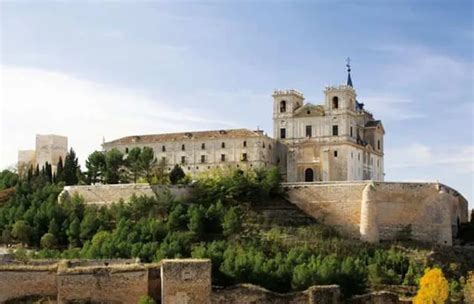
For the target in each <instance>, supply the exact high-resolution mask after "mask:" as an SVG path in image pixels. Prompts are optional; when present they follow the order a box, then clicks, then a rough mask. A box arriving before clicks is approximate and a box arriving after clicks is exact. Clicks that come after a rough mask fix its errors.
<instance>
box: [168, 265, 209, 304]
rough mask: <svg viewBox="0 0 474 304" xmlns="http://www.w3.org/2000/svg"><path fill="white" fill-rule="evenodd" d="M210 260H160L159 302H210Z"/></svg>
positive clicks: (169, 303)
mask: <svg viewBox="0 0 474 304" xmlns="http://www.w3.org/2000/svg"><path fill="white" fill-rule="evenodd" d="M211 286H212V284H211V261H210V260H196V259H182V260H181V259H180V260H162V261H161V303H162V304H181V303H203V304H205V303H211V292H212V287H211Z"/></svg>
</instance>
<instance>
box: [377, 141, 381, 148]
mask: <svg viewBox="0 0 474 304" xmlns="http://www.w3.org/2000/svg"><path fill="white" fill-rule="evenodd" d="M377 149H379V150H380V140H377Z"/></svg>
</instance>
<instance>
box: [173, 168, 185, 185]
mask: <svg viewBox="0 0 474 304" xmlns="http://www.w3.org/2000/svg"><path fill="white" fill-rule="evenodd" d="M185 176H186V175H185V174H184V171H183V169H181V167H180V166H179V165H175V166H174V168H173V170H171V172H170V182H171V184H172V185H176V184H177V183H178V182H179V181H180V180H182V179H183V178H184V177H185Z"/></svg>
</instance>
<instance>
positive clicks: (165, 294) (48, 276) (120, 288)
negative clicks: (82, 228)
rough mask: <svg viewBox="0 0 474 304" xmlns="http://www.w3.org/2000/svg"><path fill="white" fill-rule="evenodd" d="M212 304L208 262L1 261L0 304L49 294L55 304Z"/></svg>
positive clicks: (187, 260)
mask: <svg viewBox="0 0 474 304" xmlns="http://www.w3.org/2000/svg"><path fill="white" fill-rule="evenodd" d="M146 295H149V296H150V297H152V298H154V299H155V300H156V301H157V302H159V303H210V301H211V262H210V261H209V260H205V259H203V260H199V259H182V260H162V261H161V262H160V263H158V264H141V263H139V262H137V261H133V260H80V261H79V260H77V261H34V262H30V263H28V264H20V263H18V262H3V263H0V303H16V302H15V301H20V300H23V301H29V300H30V301H31V300H35V299H38V298H48V299H50V300H51V301H57V302H58V303H78V302H80V303H138V300H139V299H140V297H141V296H146Z"/></svg>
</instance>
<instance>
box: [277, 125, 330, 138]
mask: <svg viewBox="0 0 474 304" xmlns="http://www.w3.org/2000/svg"><path fill="white" fill-rule="evenodd" d="M338 135H339V127H338V126H337V125H334V126H332V136H338ZM312 136H313V128H312V126H306V137H312ZM280 138H281V139H285V138H286V128H280Z"/></svg>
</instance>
